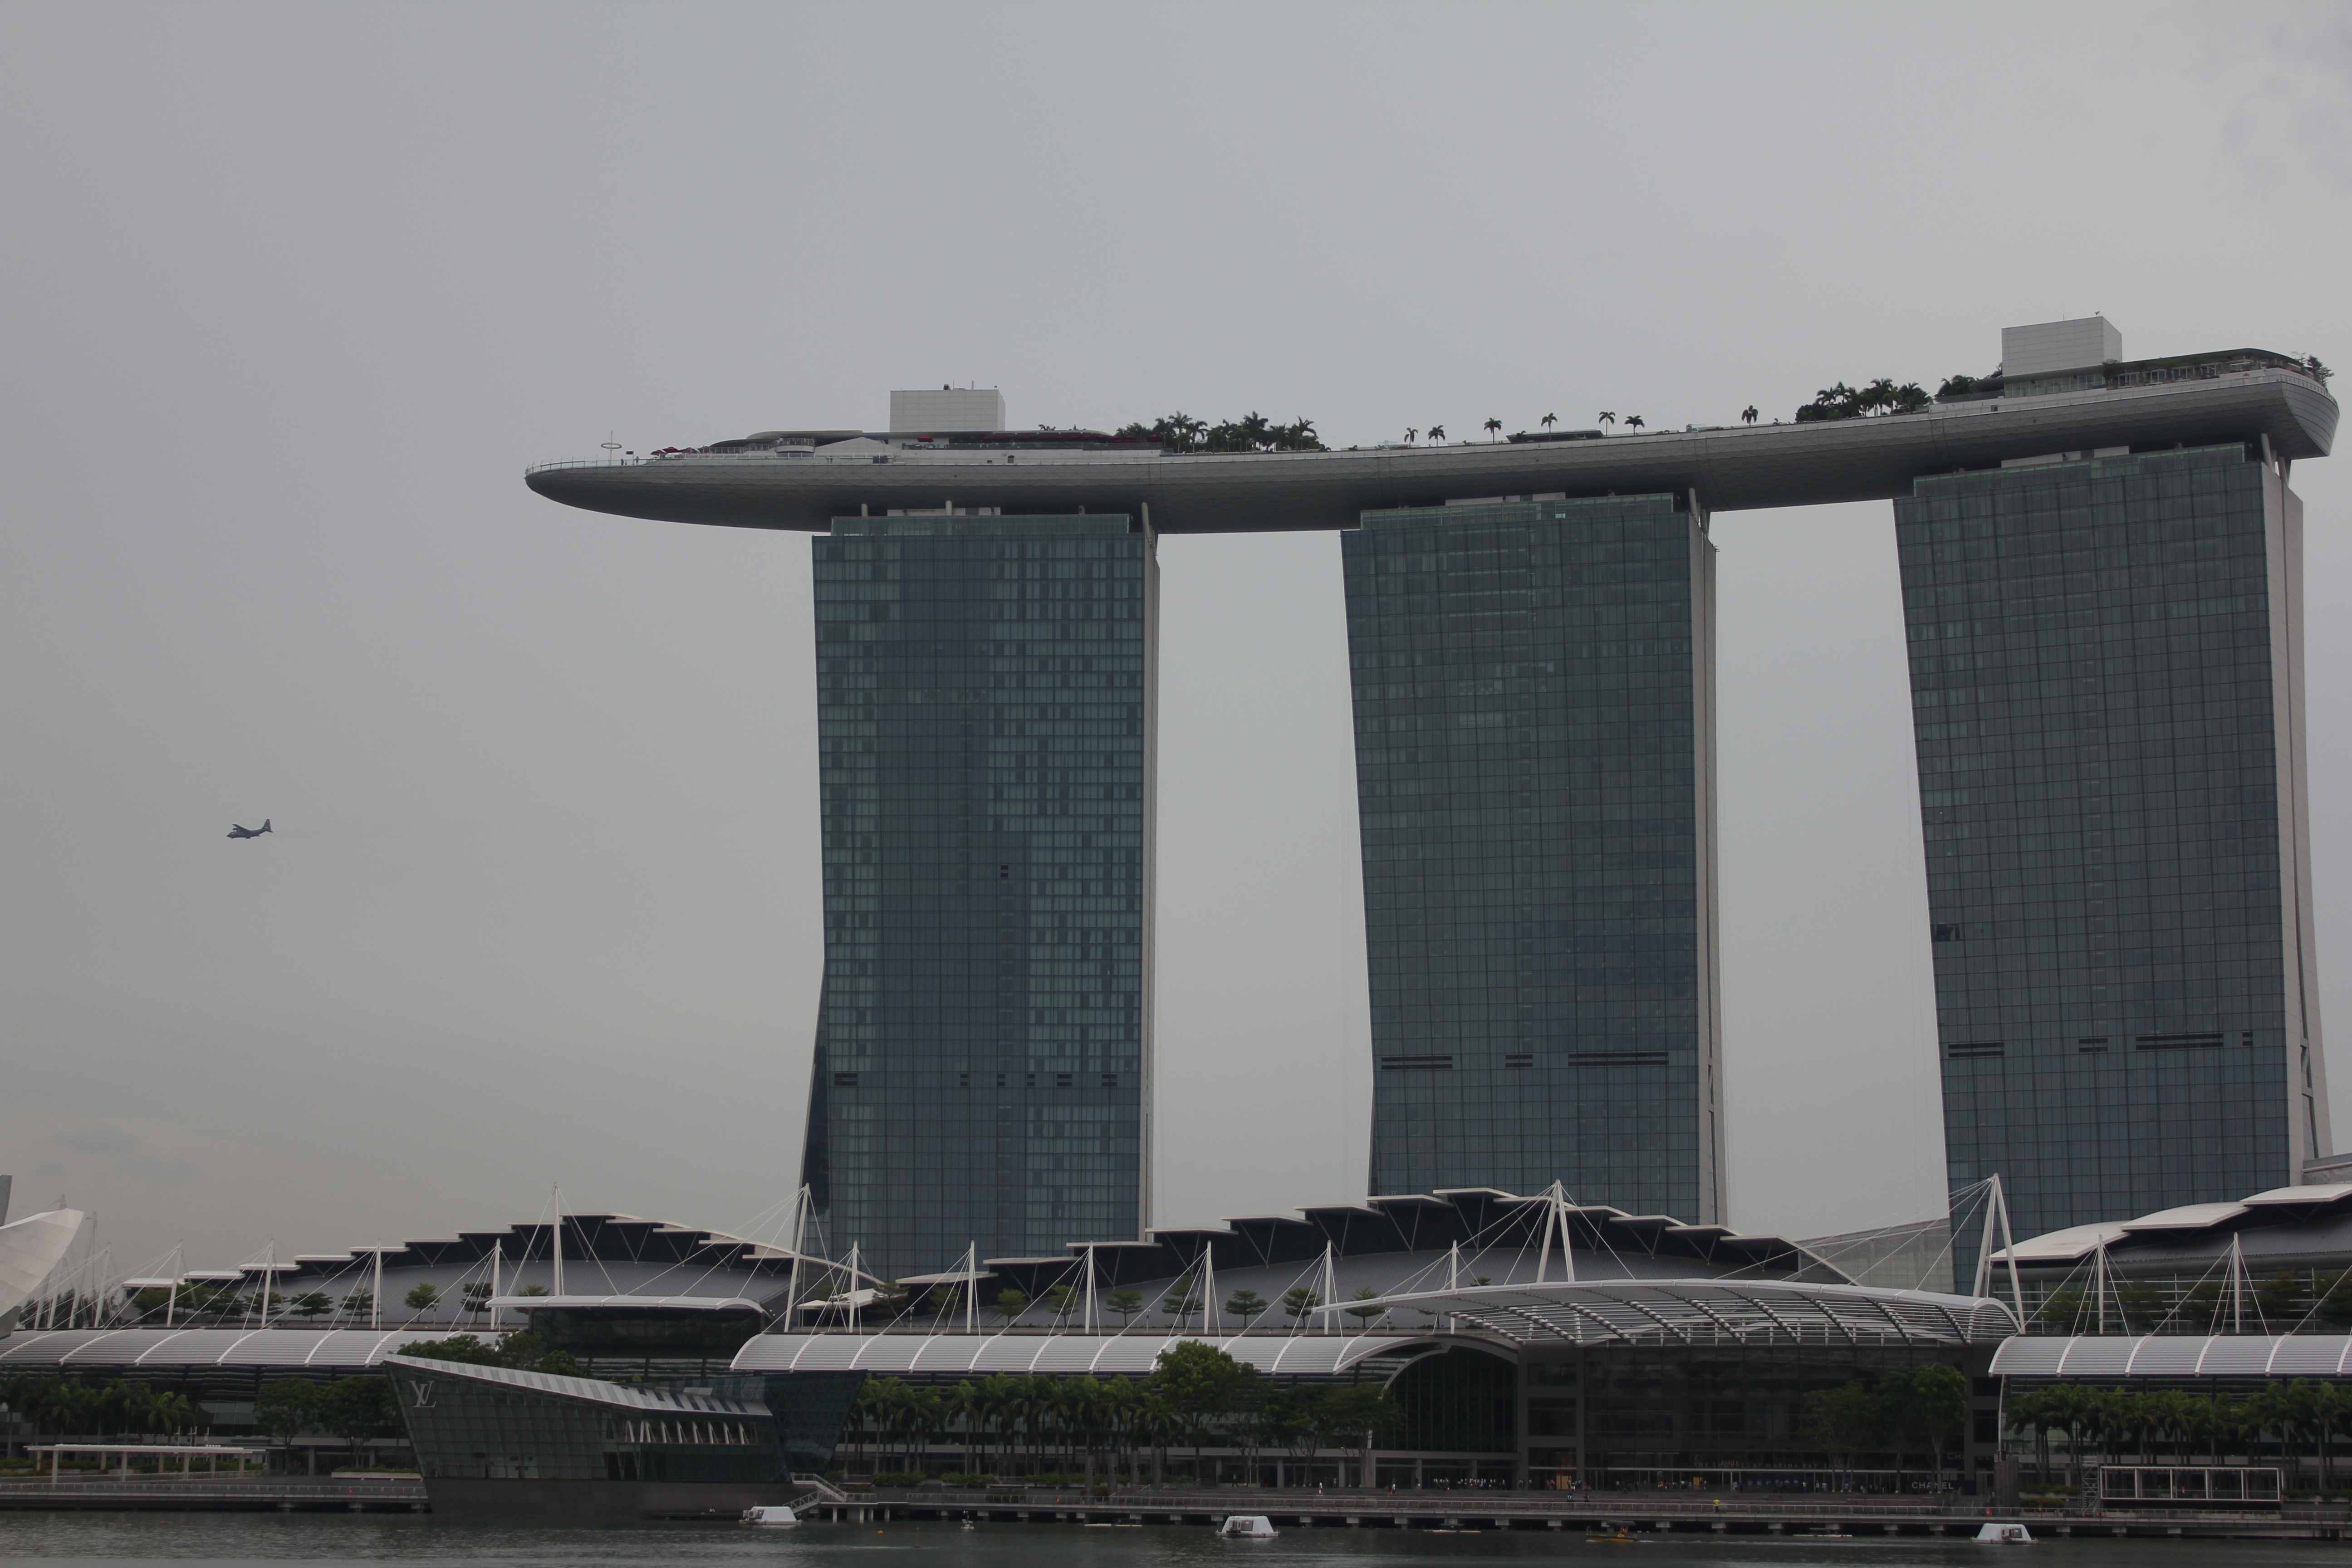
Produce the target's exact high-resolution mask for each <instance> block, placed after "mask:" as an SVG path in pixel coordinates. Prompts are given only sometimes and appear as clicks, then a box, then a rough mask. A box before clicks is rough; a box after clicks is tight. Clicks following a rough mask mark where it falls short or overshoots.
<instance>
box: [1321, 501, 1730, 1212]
mask: <svg viewBox="0 0 2352 1568" xmlns="http://www.w3.org/2000/svg"><path fill="white" fill-rule="evenodd" d="M1340 548H1341V553H1342V557H1343V560H1344V563H1345V567H1346V574H1347V595H1348V647H1349V663H1350V666H1351V668H1352V672H1353V682H1354V689H1355V720H1356V770H1357V775H1356V776H1357V800H1358V809H1359V812H1360V820H1361V825H1362V835H1363V866H1364V904H1365V933H1366V940H1367V944H1368V957H1369V962H1370V982H1371V1017H1372V1051H1373V1057H1374V1061H1375V1068H1374V1076H1373V1085H1374V1088H1373V1126H1372V1169H1371V1189H1372V1191H1373V1192H1374V1193H1375V1194H1394V1193H1423V1192H1429V1191H1432V1190H1433V1189H1442V1188H1448V1187H1472V1186H1497V1187H1502V1188H1505V1189H1507V1190H1509V1191H1513V1192H1518V1193H1537V1192H1540V1191H1542V1190H1544V1189H1545V1188H1546V1187H1548V1186H1549V1185H1550V1184H1552V1183H1553V1182H1555V1181H1557V1182H1559V1183H1561V1184H1564V1185H1565V1186H1566V1188H1567V1191H1568V1194H1569V1195H1570V1197H1572V1198H1574V1199H1575V1200H1576V1201H1578V1202H1580V1203H1596V1204H1613V1205H1616V1206H1618V1207H1620V1208H1623V1209H1628V1210H1631V1211H1633V1212H1634V1213H1637V1214H1664V1215H1674V1216H1675V1217H1676V1218H1678V1219H1682V1220H1685V1221H1690V1222H1696V1223H1713V1222H1716V1221H1717V1220H1719V1218H1720V1216H1721V1215H1722V1213H1723V1197H1722V1184H1723V1161H1722V1155H1721V1149H1722V1124H1721V1120H1720V1115H1719V1111H1718V1103H1719V1102H1718V1100H1717V1095H1718V1092H1719V1083H1718V1080H1719V1077H1720V1068H1719V1058H1718V1052H1717V1040H1718V1037H1719V1035H1720V1016H1719V1010H1718V1006H1717V949H1716V887H1715V879H1716V871H1715V754H1714V729H1715V723H1714V720H1715V655H1714V610H1715V605H1714V583H1715V547H1714V545H1713V544H1712V543H1711V542H1709V541H1708V539H1707V537H1706V517H1705V514H1704V513H1703V512H1702V511H1700V510H1697V509H1696V507H1695V506H1693V505H1692V504H1691V503H1689V502H1688V501H1686V500H1684V499H1682V498H1678V497H1674V496H1663V495H1658V496H1633V497H1623V498H1615V497H1612V498H1608V499H1604V500H1549V499H1528V500H1504V501H1500V502H1479V503H1472V504H1465V505H1454V506H1443V507H1423V508H1407V509H1399V510H1386V511H1368V512H1365V513H1364V514H1363V517H1362V526H1361V527H1360V529H1358V530H1355V531H1350V532H1347V533H1344V534H1342V535H1341V536H1340Z"/></svg>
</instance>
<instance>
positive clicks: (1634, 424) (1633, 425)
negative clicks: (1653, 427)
mask: <svg viewBox="0 0 2352 1568" xmlns="http://www.w3.org/2000/svg"><path fill="white" fill-rule="evenodd" d="M1641 427H1642V416H1640V415H1638V414H1628V415H1627V416H1625V428H1626V429H1628V430H1639V429H1640V428H1641Z"/></svg>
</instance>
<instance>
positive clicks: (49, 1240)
mask: <svg viewBox="0 0 2352 1568" xmlns="http://www.w3.org/2000/svg"><path fill="white" fill-rule="evenodd" d="M81 1221H82V1215H81V1211H80V1210H79V1209H50V1210H48V1211H47V1212H46V1213H44V1214H34V1215H26V1216H25V1217H24V1218H23V1219H20V1220H16V1221H14V1222H13V1223H11V1224H8V1225H0V1318H5V1317H6V1316H7V1315H8V1314H9V1313H11V1312H13V1311H15V1310H16V1309H17V1308H19V1307H21V1306H23V1305H24V1304H25V1303H26V1302H27V1301H29V1300H32V1299H33V1298H34V1297H35V1296H37V1295H38V1294H40V1289H41V1285H42V1282H43V1281H44V1280H46V1279H48V1277H49V1274H50V1271H51V1270H53V1269H55V1268H57V1266H58V1264H59V1263H61V1262H63V1261H64V1259H65V1256H66V1254H67V1252H68V1251H69V1250H71V1249H72V1247H73V1244H74V1237H77V1236H79V1235H80V1234H81Z"/></svg>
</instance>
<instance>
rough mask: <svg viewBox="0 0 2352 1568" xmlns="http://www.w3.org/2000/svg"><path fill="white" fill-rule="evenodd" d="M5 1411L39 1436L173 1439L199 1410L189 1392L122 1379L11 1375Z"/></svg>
mask: <svg viewBox="0 0 2352 1568" xmlns="http://www.w3.org/2000/svg"><path fill="white" fill-rule="evenodd" d="M0 1407H5V1409H6V1410H8V1411H9V1412H10V1413H11V1414H12V1415H15V1416H16V1417H17V1418H18V1419H19V1420H22V1421H25V1422H27V1423H29V1424H30V1425H31V1426H32V1427H33V1429H34V1432H35V1433H36V1435H37V1434H39V1433H40V1432H42V1431H44V1430H46V1431H48V1432H52V1433H58V1434H64V1433H75V1434H92V1435H96V1436H124V1435H127V1434H136V1435H141V1436H151V1435H163V1436H168V1435H172V1434H175V1433H180V1432H185V1431H188V1430H190V1429H191V1428H193V1427H194V1426H195V1421H196V1407H195V1406H194V1405H193V1404H191V1403H190V1402H189V1400H188V1396H187V1395H186V1394H172V1393H167V1392H165V1391H163V1390H162V1389H159V1388H157V1387H156V1386H155V1385H154V1384H152V1383H133V1382H131V1381H130V1380H128V1379H126V1378H120V1377H117V1378H110V1379H109V1380H108V1381H106V1382H105V1383H103V1384H92V1383H84V1382H83V1381H82V1380H81V1379H79V1378H76V1377H32V1376H22V1377H12V1378H9V1379H8V1380H7V1381H5V1383H0Z"/></svg>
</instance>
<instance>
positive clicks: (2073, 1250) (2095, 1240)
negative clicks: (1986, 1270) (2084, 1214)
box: [1993, 1225, 2124, 1263]
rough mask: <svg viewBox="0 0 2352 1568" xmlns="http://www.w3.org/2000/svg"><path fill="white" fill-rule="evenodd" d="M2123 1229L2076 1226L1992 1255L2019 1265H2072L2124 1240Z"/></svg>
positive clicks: (2104, 1226)
mask: <svg viewBox="0 0 2352 1568" xmlns="http://www.w3.org/2000/svg"><path fill="white" fill-rule="evenodd" d="M2123 1235H2124V1227H2123V1226H2120V1225H2074V1226H2067V1227H2066V1228H2065V1229H2063V1230H2053V1231H2045V1232H2043V1233H2042V1235H2040V1236H2037V1237H2032V1238H2031V1239H2030V1240H2026V1241H2021V1242H2019V1243H2018V1244H2017V1245H2016V1246H2015V1247H2002V1248H2001V1249H2000V1250H1999V1251H1997V1252H1995V1253H1994V1254H1993V1257H1994V1258H1995V1259H1996V1260H1997V1261H2000V1262H2003V1263H2006V1262H2009V1261H2011V1259H2012V1258H2014V1259H2015V1261H2017V1262H2019V1263H2071V1262H2073V1261H2074V1259H2075V1258H2088V1257H2090V1256H2091V1254H2093V1253H2094V1252H2096V1251H2097V1250H2098V1249H2099V1248H2100V1247H2103V1246H2105V1245H2106V1244H2107V1243H2108V1242H2111V1241H2119V1240H2121V1239H2122V1238H2123Z"/></svg>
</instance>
